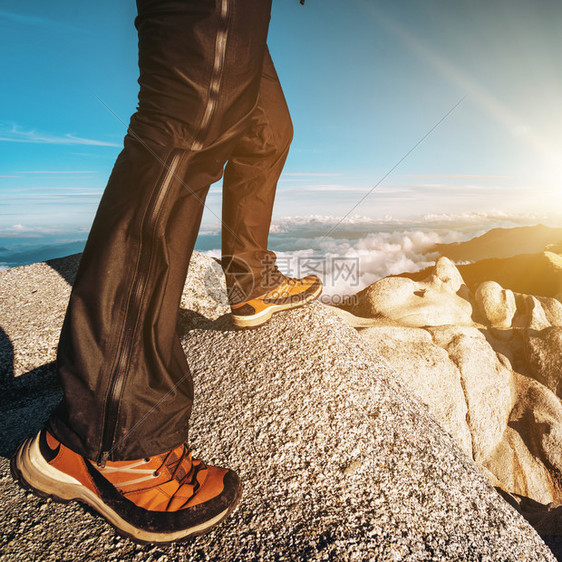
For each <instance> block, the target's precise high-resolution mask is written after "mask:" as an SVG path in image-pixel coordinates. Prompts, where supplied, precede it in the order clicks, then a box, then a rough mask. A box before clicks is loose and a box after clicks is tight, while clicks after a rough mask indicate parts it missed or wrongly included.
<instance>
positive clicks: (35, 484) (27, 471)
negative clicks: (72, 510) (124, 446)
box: [11, 435, 240, 544]
mask: <svg viewBox="0 0 562 562" xmlns="http://www.w3.org/2000/svg"><path fill="white" fill-rule="evenodd" d="M11 469H12V475H13V476H14V479H16V480H17V481H18V482H19V483H20V484H21V486H22V487H23V488H25V489H28V490H30V491H32V492H34V493H36V494H37V495H39V496H41V497H48V498H51V499H53V500H54V501H58V502H63V503H66V502H69V501H73V500H76V501H80V502H83V503H85V504H88V505H89V506H90V507H92V508H93V509H95V510H96V511H97V512H98V513H99V514H100V515H101V516H102V517H104V518H105V519H106V520H107V521H108V522H109V523H110V524H111V525H112V526H113V527H114V528H115V529H116V530H117V531H118V532H119V533H121V534H123V535H125V536H127V537H129V538H131V539H132V540H134V541H136V542H140V543H151V544H167V543H171V542H179V541H181V540H185V539H188V538H190V537H193V536H196V535H200V534H202V533H205V532H206V531H208V530H209V529H210V528H211V527H213V526H215V525H217V524H218V523H220V522H221V521H222V520H223V519H225V518H226V517H227V516H228V515H229V514H230V512H231V511H232V510H233V509H234V507H235V506H236V504H237V503H238V499H239V497H240V496H239V497H238V498H237V500H236V501H235V502H234V503H233V505H232V506H230V507H228V508H227V509H225V510H224V511H223V512H221V513H219V514H218V515H216V516H215V517H213V518H212V519H209V520H208V521H205V522H204V523H202V524H200V525H196V526H193V527H190V528H188V529H182V530H180V531H175V532H172V533H153V532H149V531H144V530H142V529H138V528H137V527H135V526H133V525H131V524H130V523H128V522H127V521H125V519H123V518H122V517H121V516H120V515H119V514H118V513H116V512H115V511H114V510H113V509H111V508H110V507H109V506H108V505H106V504H105V503H104V502H103V501H102V499H101V498H99V497H98V496H97V495H96V494H94V493H93V492H92V491H91V490H90V489H89V488H87V487H86V486H84V485H83V484H81V483H80V482H79V481H78V480H76V479H75V478H73V477H72V476H70V475H68V474H66V473H64V472H61V471H60V470H58V469H56V468H55V467H53V466H51V465H50V464H49V463H48V462H47V461H46V460H45V458H44V457H43V455H42V454H41V451H40V450H39V435H37V436H36V437H35V438H32V439H28V440H27V441H25V442H24V443H22V445H20V447H19V448H18V450H17V452H16V453H15V454H14V456H13V457H12V461H11Z"/></svg>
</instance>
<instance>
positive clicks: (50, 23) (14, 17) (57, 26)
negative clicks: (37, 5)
mask: <svg viewBox="0 0 562 562" xmlns="http://www.w3.org/2000/svg"><path fill="white" fill-rule="evenodd" d="M0 19H3V20H7V21H8V22H10V23H15V24H19V25H28V26H29V25H31V26H40V27H50V28H51V29H53V30H59V31H79V32H80V33H87V32H88V30H87V29H85V28H82V27H78V26H77V25H72V24H69V23H65V22H61V21H58V20H53V19H50V18H45V17H42V16H35V15H31V14H22V13H16V12H8V11H6V10H0Z"/></svg>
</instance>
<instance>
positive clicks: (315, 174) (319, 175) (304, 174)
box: [283, 172, 341, 178]
mask: <svg viewBox="0 0 562 562" xmlns="http://www.w3.org/2000/svg"><path fill="white" fill-rule="evenodd" d="M283 176H294V177H302V178H311V177H314V178H335V177H338V176H341V174H332V173H324V172H287V173H284V174H283Z"/></svg>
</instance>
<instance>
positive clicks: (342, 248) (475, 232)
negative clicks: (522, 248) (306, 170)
mask: <svg viewBox="0 0 562 562" xmlns="http://www.w3.org/2000/svg"><path fill="white" fill-rule="evenodd" d="M545 218H546V217H544V216H538V215H533V214H528V215H508V214H506V213H502V212H499V211H496V212H489V213H460V214H450V215H445V214H441V215H438V214H433V215H426V216H424V217H418V218H416V219H412V220H402V219H395V218H393V217H392V216H387V217H384V218H381V219H373V218H371V217H365V216H360V215H354V216H350V217H346V218H345V219H344V220H343V221H342V222H341V224H340V225H339V227H338V230H337V231H335V232H334V233H332V235H330V236H328V237H326V236H325V233H326V232H327V231H329V229H330V227H331V226H333V225H334V224H338V223H339V221H340V217H334V216H323V215H309V216H293V217H285V218H282V219H276V220H275V221H274V222H273V224H272V226H271V230H270V236H269V241H270V247H271V248H272V249H273V250H274V251H275V252H276V254H277V256H278V265H279V268H280V269H281V271H282V272H283V273H285V274H287V275H289V276H292V277H299V276H303V275H307V274H308V273H313V272H316V274H318V275H319V276H320V277H321V278H322V280H323V283H324V286H325V290H324V294H325V295H327V296H329V297H332V302H336V301H337V298H334V297H338V296H342V295H349V294H354V293H356V292H358V291H360V290H361V289H363V288H365V287H367V286H369V285H370V284H371V283H374V282H375V281H377V280H378V279H381V278H383V277H386V276H388V275H396V274H399V273H403V272H406V271H408V272H414V271H419V270H421V269H424V268H426V267H429V266H431V265H433V264H434V263H435V259H436V258H437V254H436V253H433V252H432V248H433V247H434V245H435V244H439V243H444V244H447V243H451V242H462V241H464V240H470V239H471V238H474V237H475V236H479V235H481V234H483V233H484V232H486V231H488V230H490V229H491V228H495V227H514V226H522V225H533V224H537V223H538V222H544V223H548V221H547V220H545ZM206 253H207V254H209V255H212V256H214V257H220V250H218V249H217V250H212V251H209V252H206ZM310 266H312V267H310ZM307 267H308V268H309V269H307ZM342 268H343V269H344V270H345V269H346V268H347V271H348V273H350V274H351V275H347V276H346V275H342Z"/></svg>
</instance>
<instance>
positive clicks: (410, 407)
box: [0, 255, 554, 561]
mask: <svg viewBox="0 0 562 562" xmlns="http://www.w3.org/2000/svg"><path fill="white" fill-rule="evenodd" d="M74 265H75V261H72V260H71V261H64V260H63V261H60V260H59V261H57V262H56V263H52V264H51V265H48V264H47V265H46V264H38V265H34V266H27V267H22V268H17V269H12V270H8V271H6V272H3V273H2V274H0V285H1V290H2V304H1V311H0V313H1V321H2V328H3V331H4V334H5V335H4V339H3V341H2V343H1V345H2V349H1V353H2V358H3V368H4V371H3V372H2V377H1V380H2V384H4V385H5V386H6V389H7V390H8V392H7V393H6V395H5V396H6V397H7V398H5V403H4V404H3V406H4V408H3V410H2V414H1V416H2V419H0V422H2V424H3V427H4V428H7V429H10V428H11V429H12V431H7V429H5V430H4V432H3V434H2V439H3V442H2V454H3V456H4V458H2V461H1V465H0V468H1V476H0V486H1V488H2V497H3V500H2V504H1V507H0V521H1V523H2V529H3V531H2V538H1V539H0V541H1V542H0V550H1V551H2V553H3V556H4V557H6V558H5V559H7V560H8V559H9V560H18V559H19V560H35V559H41V560H61V559H89V560H106V559H115V560H184V559H189V560H490V561H492V560H493V561H498V560H500V561H510V560H529V561H531V560H541V561H542V560H554V557H553V555H552V553H551V551H550V550H549V549H548V548H547V547H546V546H545V544H544V543H543V541H542V540H541V538H540V537H539V536H538V534H537V533H536V532H535V531H534V529H533V528H532V527H531V526H530V525H529V524H528V523H527V522H526V521H525V520H524V519H523V517H521V516H520V515H519V514H518V513H517V511H516V510H515V509H514V508H512V507H511V506H510V505H509V504H508V503H507V502H506V501H504V500H503V499H502V498H501V497H500V496H499V495H498V493H497V492H496V490H495V489H494V487H493V486H492V485H491V484H490V482H489V481H488V480H487V479H486V478H485V477H484V476H483V474H482V472H481V471H480V470H479V468H478V467H477V465H476V464H475V462H474V461H473V459H472V458H471V457H470V455H469V454H467V452H465V451H464V450H463V447H462V446H459V445H457V443H456V442H455V440H454V439H453V438H452V437H451V436H450V435H449V433H447V432H446V431H445V430H444V429H442V427H441V426H440V425H439V424H438V423H437V422H436V421H435V419H434V418H433V417H432V415H431V414H430V413H429V410H428V409H427V407H426V406H424V405H423V404H422V403H421V402H420V401H418V400H417V399H416V398H414V397H413V395H412V394H411V393H410V391H409V390H407V388H406V386H405V385H404V384H403V383H402V382H401V380H400V377H399V376H397V374H396V372H395V370H394V369H392V368H391V367H390V366H389V364H388V362H387V361H386V360H385V359H384V358H383V357H382V356H381V355H380V354H379V352H378V351H377V347H376V346H373V345H372V344H371V342H369V341H368V340H367V339H366V338H363V337H362V336H361V334H359V333H358V332H357V330H355V329H354V328H353V327H351V326H349V325H348V324H347V323H346V322H345V321H344V320H342V319H341V318H340V316H339V315H338V314H337V313H336V312H335V311H334V310H333V309H330V308H329V307H326V306H324V305H322V304H320V303H314V304H312V305H308V306H306V307H303V308H301V309H299V310H295V311H291V312H288V313H280V314H278V315H276V316H275V317H274V318H273V319H272V321H271V322H270V323H269V324H267V325H266V326H264V327H262V328H260V329H257V330H253V331H247V332H235V331H234V330H233V328H232V324H231V321H230V317H229V314H228V307H227V305H226V300H225V296H224V286H223V280H222V277H221V276H220V272H219V271H218V267H217V265H216V264H215V263H214V262H213V261H212V260H210V259H208V258H205V257H203V256H200V255H196V256H195V257H194V259H193V263H192V267H191V270H190V275H189V277H188V280H187V283H186V290H185V293H184V298H183V300H182V310H181V311H180V318H179V324H178V326H179V329H180V331H181V333H182V342H183V345H184V349H185V351H186V353H187V356H188V359H189V362H190V365H191V367H192V370H193V376H194V381H195V389H196V390H195V393H196V402H195V408H194V412H193V417H192V422H191V443H192V445H193V447H194V448H195V450H196V452H197V453H199V454H200V455H201V456H203V457H204V458H205V459H208V460H209V461H210V462H214V463H218V464H224V465H227V466H229V467H232V468H234V469H236V470H237V471H238V472H239V474H240V476H241V478H242V480H243V482H244V485H245V490H244V495H243V498H242V501H241V504H240V506H239V508H238V509H237V511H236V512H235V513H234V514H233V515H232V516H231V517H230V519H228V520H227V521H226V522H225V523H224V524H223V525H221V526H220V527H219V528H217V529H216V530H214V531H213V532H212V533H210V534H209V535H206V536H203V537H199V538H197V539H195V540H193V541H192V542H190V543H186V544H183V545H174V546H170V547H151V546H139V545H134V544H133V543H131V542H129V541H128V540H126V539H121V538H119V537H117V536H116V535H115V534H114V532H113V531H112V530H111V529H110V528H109V527H108V526H107V525H106V524H105V523H104V522H103V521H102V520H101V519H100V518H99V517H97V516H96V515H95V514H93V513H92V512H91V511H90V510H89V509H84V508H83V507H80V506H78V505H76V504H70V505H60V504H55V503H52V502H45V501H43V500H40V499H36V498H34V497H32V496H31V495H30V494H26V493H24V492H22V491H21V490H19V489H18V488H17V487H16V485H15V484H14V483H13V482H12V481H11V478H10V476H9V475H8V460H7V456H8V455H9V454H10V452H11V451H12V450H13V448H14V447H15V445H16V443H15V441H16V440H17V439H19V438H22V437H24V436H25V435H26V434H32V433H33V432H34V431H36V430H37V429H38V427H40V425H41V424H42V423H43V421H44V419H45V418H46V416H47V415H48V412H49V409H50V408H52V406H53V405H54V403H55V402H56V399H58V397H60V394H57V393H58V390H57V389H56V386H53V383H52V371H53V368H52V366H51V365H50V362H51V361H52V360H53V355H54V347H55V344H56V333H57V331H58V328H59V327H60V319H61V317H62V313H63V311H64V305H65V302H66V300H67V298H68V292H69V286H68V283H67V281H68V280H71V279H72V273H73V267H74ZM45 295H52V298H51V299H48V298H46V297H45ZM38 350H40V351H38ZM18 379H19V382H18ZM453 382H454V381H453ZM16 428H17V429H16ZM494 431H495V429H494ZM494 435H495V433H494ZM469 439H470V437H469V436H467V435H465V441H466V444H468V443H469ZM482 446H483V447H484V446H485V445H482Z"/></svg>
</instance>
